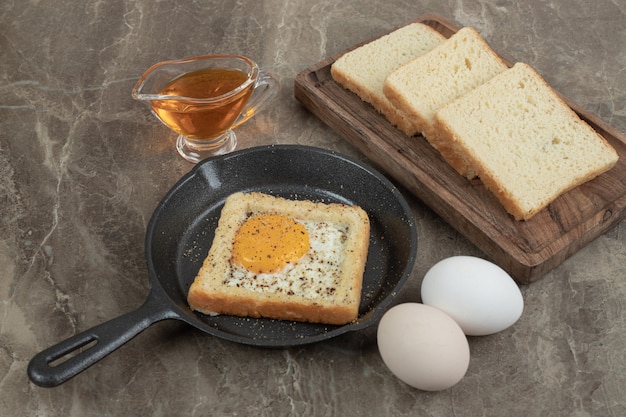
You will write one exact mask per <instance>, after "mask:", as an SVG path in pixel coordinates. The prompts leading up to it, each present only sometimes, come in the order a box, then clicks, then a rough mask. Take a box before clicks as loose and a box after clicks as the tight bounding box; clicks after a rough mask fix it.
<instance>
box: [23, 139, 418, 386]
mask: <svg viewBox="0 0 626 417" xmlns="http://www.w3.org/2000/svg"><path fill="white" fill-rule="evenodd" d="M237 191H244V192H246V191H261V192H265V193H269V194H273V195H279V196H282V197H287V198H290V199H308V200H315V201H323V202H327V203H328V202H339V203H344V204H350V205H359V206H361V207H362V208H363V209H364V210H365V211H366V212H367V213H368V215H369V217H370V223H371V234H370V248H369V253H368V257H367V264H366V267H365V274H364V278H363V293H362V301H361V305H360V310H359V318H358V320H357V321H356V322H354V323H350V324H347V325H343V326H334V325H324V324H312V323H296V322H290V321H281V320H271V319H249V318H239V317H233V316H227V315H221V316H214V317H210V316H205V315H202V314H198V313H194V312H192V311H191V310H190V309H189V307H188V305H187V292H188V290H189V286H190V285H191V283H192V282H193V279H194V277H195V275H196V273H197V272H198V270H199V268H200V266H201V264H202V261H203V260H204V258H205V256H206V254H207V253H208V250H209V247H210V245H211V242H212V241H213V236H214V233H215V228H216V227H217V221H218V218H219V216H220V211H221V209H222V206H223V205H224V200H225V199H226V197H228V196H229V195H230V194H232V193H234V192H237ZM416 249H417V233H416V230H415V223H414V220H413V216H412V214H411V211H410V209H409V207H408V205H407V203H406V201H405V200H404V198H403V197H402V195H401V194H400V193H399V192H398V190H397V189H396V188H395V187H394V186H393V184H391V182H389V181H388V180H387V179H386V178H385V177H383V176H382V175H381V174H379V173H378V172H376V171H375V170H373V169H371V168H369V167H367V166H365V165H363V164H361V163H359V162H356V161H355V160H352V159H350V158H347V157H345V156H342V155H339V154H337V153H334V152H331V151H327V150H322V149H317V148H312V147H306V146H295V145H283V146H265V147H257V148H251V149H246V150H242V151H237V152H233V153H231V154H228V155H224V156H220V157H215V158H210V159H207V160H205V161H203V162H201V163H199V164H198V165H197V166H196V167H194V169H193V170H192V171H191V172H189V173H188V174H187V175H185V176H184V177H183V178H182V179H181V180H180V181H179V182H178V183H177V184H176V185H175V186H174V187H173V188H172V189H171V190H170V191H169V193H168V194H167V195H166V196H165V198H163V200H162V201H161V202H160V204H159V206H158V207H157V208H156V210H155V212H154V214H153V215H152V218H151V219H150V222H149V224H148V230H147V233H146V248H145V251H146V260H147V265H148V272H149V278H150V290H149V294H148V297H147V299H146V301H145V302H144V304H143V305H142V306H141V307H139V308H138V309H137V310H135V311H131V312H130V313H127V314H125V315H122V316H120V317H117V318H114V319H112V320H110V321H108V322H105V323H103V324H100V325H98V326H96V327H93V328H91V329H89V330H86V331H84V332H82V333H80V334H77V335H75V336H73V337H71V338H69V339H67V340H65V341H63V342H61V343H59V344H57V345H55V346H52V347H50V348H48V349H46V350H44V351H43V352H41V353H39V354H37V355H36V356H35V357H34V358H33V359H32V360H31V361H30V363H29V365H28V376H29V378H30V379H31V380H32V381H33V382H34V383H35V384H37V385H40V386H43V387H52V386H56V385H59V384H61V383H63V382H65V381H67V380H68V379H70V378H71V377H73V376H75V375H76V374H78V373H79V372H82V371H83V370H85V369H87V368H88V367H89V366H91V365H93V364H94V363H95V362H97V361H98V360H100V359H102V358H103V357H105V356H106V355H108V354H109V353H111V352H113V351H114V350H115V349H117V348H119V347H120V346H121V345H123V344H124V343H126V342H127V341H128V340H130V339H131V338H133V337H135V336H136V335H137V334H139V333H140V332H141V331H143V330H145V329H146V328H147V327H149V326H150V325H152V324H154V323H156V322H158V321H161V320H165V319H177V320H182V321H184V322H187V323H189V324H191V325H192V326H194V327H196V328H198V329H200V330H202V331H204V332H206V333H209V334H211V335H214V336H217V337H220V338H222V339H226V340H230V341H233V342H238V343H243V344H248V345H254V346H263V347H288V346H295V345H302V344H306V343H313V342H318V341H321V340H325V339H329V338H331V337H334V336H338V335H340V334H343V333H346V332H349V331H355V330H359V329H363V328H365V327H367V326H369V325H371V324H373V323H375V322H376V321H377V320H378V319H380V317H381V316H382V314H383V313H384V312H385V310H386V308H387V307H388V306H389V304H390V303H391V302H392V299H393V298H394V297H395V296H396V294H397V292H398V290H399V289H400V288H401V287H402V286H403V284H404V283H405V281H406V280H407V278H408V276H409V274H410V272H411V269H412V266H413V263H414V261H415V255H416ZM72 355H74V356H72ZM70 356H71V357H70ZM62 360H64V361H63V362H62ZM55 362H60V363H58V364H56V363H55Z"/></svg>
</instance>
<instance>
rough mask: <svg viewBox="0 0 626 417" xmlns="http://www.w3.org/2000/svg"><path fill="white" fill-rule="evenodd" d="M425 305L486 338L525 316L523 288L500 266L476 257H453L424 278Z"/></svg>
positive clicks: (431, 270)
mask: <svg viewBox="0 0 626 417" xmlns="http://www.w3.org/2000/svg"><path fill="white" fill-rule="evenodd" d="M421 294H422V302H423V303H424V304H427V305H430V306H433V307H436V308H438V309H440V310H442V311H444V312H445V313H447V314H448V315H450V316H451V317H452V318H453V319H454V320H455V321H456V322H457V323H458V324H459V325H460V326H461V328H462V329H463V332H465V334H466V335H468V336H469V335H471V336H484V335H488V334H493V333H497V332H500V331H502V330H504V329H506V328H508V327H510V326H512V325H513V324H514V323H515V322H516V321H517V320H518V319H519V318H520V316H521V315H522V311H523V310H524V300H523V298H522V293H521V292H520V289H519V287H518V286H517V284H516V283H515V281H513V279H512V278H511V277H510V276H509V274H507V273H506V272H505V271H504V270H503V269H502V268H500V267H499V266H497V265H495V264H493V263H491V262H489V261H486V260H484V259H480V258H476V257H472V256H453V257H451V258H447V259H444V260H442V261H440V262H438V263H437V264H435V265H434V266H433V267H432V268H431V269H430V270H429V271H428V272H427V273H426V275H425V276H424V280H423V281H422V287H421Z"/></svg>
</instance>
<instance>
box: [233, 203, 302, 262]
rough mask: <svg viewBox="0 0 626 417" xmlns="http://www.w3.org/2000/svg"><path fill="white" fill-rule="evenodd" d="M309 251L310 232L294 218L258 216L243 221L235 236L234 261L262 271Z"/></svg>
mask: <svg viewBox="0 0 626 417" xmlns="http://www.w3.org/2000/svg"><path fill="white" fill-rule="evenodd" d="M308 250H309V233H308V232H307V230H306V228H305V227H304V225H303V224H301V223H298V222H297V221H295V220H294V219H291V218H288V217H285V216H281V215H276V214H268V215H258V216H253V217H250V218H249V219H248V220H246V221H245V222H244V223H243V224H242V225H241V227H240V228H239V230H238V231H237V233H236V235H235V242H234V246H233V261H234V262H236V263H237V264H239V265H241V266H243V267H244V268H246V269H247V270H249V271H251V272H254V273H257V274H262V273H268V274H271V273H274V272H277V271H280V270H282V269H283V268H284V267H285V266H286V265H287V264H288V263H294V262H297V261H298V260H299V259H300V258H301V257H302V256H303V255H304V254H305V253H307V251H308Z"/></svg>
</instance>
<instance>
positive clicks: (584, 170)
mask: <svg viewBox="0 0 626 417" xmlns="http://www.w3.org/2000/svg"><path fill="white" fill-rule="evenodd" d="M435 121H436V129H437V131H438V134H439V138H440V139H439V140H440V141H442V142H446V143H449V144H451V147H454V148H458V149H460V152H462V153H463V154H464V155H465V156H466V157H467V159H468V161H469V163H470V164H471V165H473V166H475V167H476V168H477V171H478V175H479V177H480V178H481V180H482V182H483V183H484V184H485V186H486V187H487V188H488V189H489V190H491V191H492V192H493V193H494V194H495V195H496V197H497V198H498V199H499V200H500V201H501V203H502V205H503V206H504V208H505V209H506V210H507V211H508V212H509V213H511V214H512V215H513V216H514V217H515V219H516V220H527V219H530V218H531V217H532V216H533V215H535V214H536V213H537V212H538V211H539V210H541V209H542V208H544V207H546V206H547V205H548V204H549V203H550V202H552V201H553V200H554V199H555V198H557V197H558V196H559V195H561V194H562V193H564V192H566V191H568V190H570V189H572V188H574V187H576V186H578V185H580V184H582V183H584V182H586V181H588V180H590V179H592V178H594V177H596V176H597V175H599V174H601V173H603V172H605V171H607V170H609V169H610V168H611V167H612V166H613V165H615V163H616V162H617V159H618V155H617V153H616V152H615V150H614V149H613V148H612V147H611V145H610V144H609V143H607V141H606V140H605V139H604V138H603V137H602V136H600V135H598V134H597V133H596V132H595V131H594V130H593V129H592V128H591V127H590V126H589V125H588V124H587V123H585V122H584V121H583V120H581V119H580V118H579V117H578V115H577V114H576V113H574V111H573V110H572V109H571V108H570V107H569V106H567V105H566V104H565V103H564V102H563V101H562V100H561V99H560V97H559V96H558V95H557V94H556V93H555V92H554V90H552V88H550V87H549V86H548V84H547V83H546V82H545V81H544V80H543V78H542V77H541V76H540V75H538V74H537V73H536V72H535V70H533V69H532V68H531V67H530V66H528V65H527V64H523V63H517V64H515V65H514V66H513V68H511V69H509V70H507V71H505V72H503V73H502V74H500V75H498V76H496V77H495V78H493V79H492V80H490V81H488V82H487V83H485V84H484V85H481V86H479V87H477V88H476V89H475V90H473V91H471V92H469V93H467V94H466V95H464V96H463V97H461V98H459V99H457V100H455V101H453V102H452V103H450V104H448V105H446V106H444V107H442V108H441V109H439V110H438V111H437V113H436V115H435Z"/></svg>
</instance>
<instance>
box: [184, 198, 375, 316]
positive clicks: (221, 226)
mask: <svg viewBox="0 0 626 417" xmlns="http://www.w3.org/2000/svg"><path fill="white" fill-rule="evenodd" d="M255 214H281V215H284V216H287V217H290V218H293V219H296V220H301V221H302V220H307V221H316V222H329V223H331V224H334V225H345V226H347V227H348V233H347V240H346V243H345V248H344V253H343V263H342V265H341V272H340V276H339V278H338V280H337V281H338V282H337V283H336V284H337V285H336V288H334V289H333V290H332V291H334V292H333V296H332V297H311V296H310V295H306V296H305V295H303V294H297V293H292V294H288V293H286V292H271V291H267V292H266V291H262V292H259V291H254V290H250V289H247V288H243V287H238V286H232V285H230V286H229V285H226V284H225V280H228V279H229V274H230V271H231V265H230V263H231V252H232V247H233V243H234V238H235V235H236V232H237V230H238V229H239V227H240V226H241V224H243V222H244V221H245V220H246V219H247V218H248V217H249V216H251V215H255ZM369 232H370V225H369V219H368V216H367V214H366V213H365V211H364V210H362V209H361V208H359V207H354V206H347V205H343V204H324V203H315V202H311V201H304V200H300V201H294V200H288V199H284V198H280V197H274V196H270V195H267V194H262V193H254V192H253V193H245V194H244V193H235V194H233V195H231V196H229V197H228V198H227V200H226V203H225V205H224V208H223V209H222V213H221V215H220V219H219V222H218V227H217V229H216V232H215V238H214V240H213V244H212V246H211V249H210V250H209V254H208V256H207V257H206V259H205V260H204V262H203V265H202V267H201V268H200V271H199V272H198V275H197V276H196V278H195V280H194V282H193V284H192V285H191V287H190V289H189V293H188V296H187V300H188V302H189V305H190V307H191V308H192V309H193V310H196V311H199V312H201V313H204V314H211V315H214V314H231V315H236V316H242V317H255V318H258V317H267V318H273V319H281V320H295V321H307V322H315V323H327V324H346V323H349V322H352V321H354V320H356V319H357V318H358V309H359V304H360V299H361V290H362V280H363V273H364V270H365V263H366V260H367V252H368V247H369Z"/></svg>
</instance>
